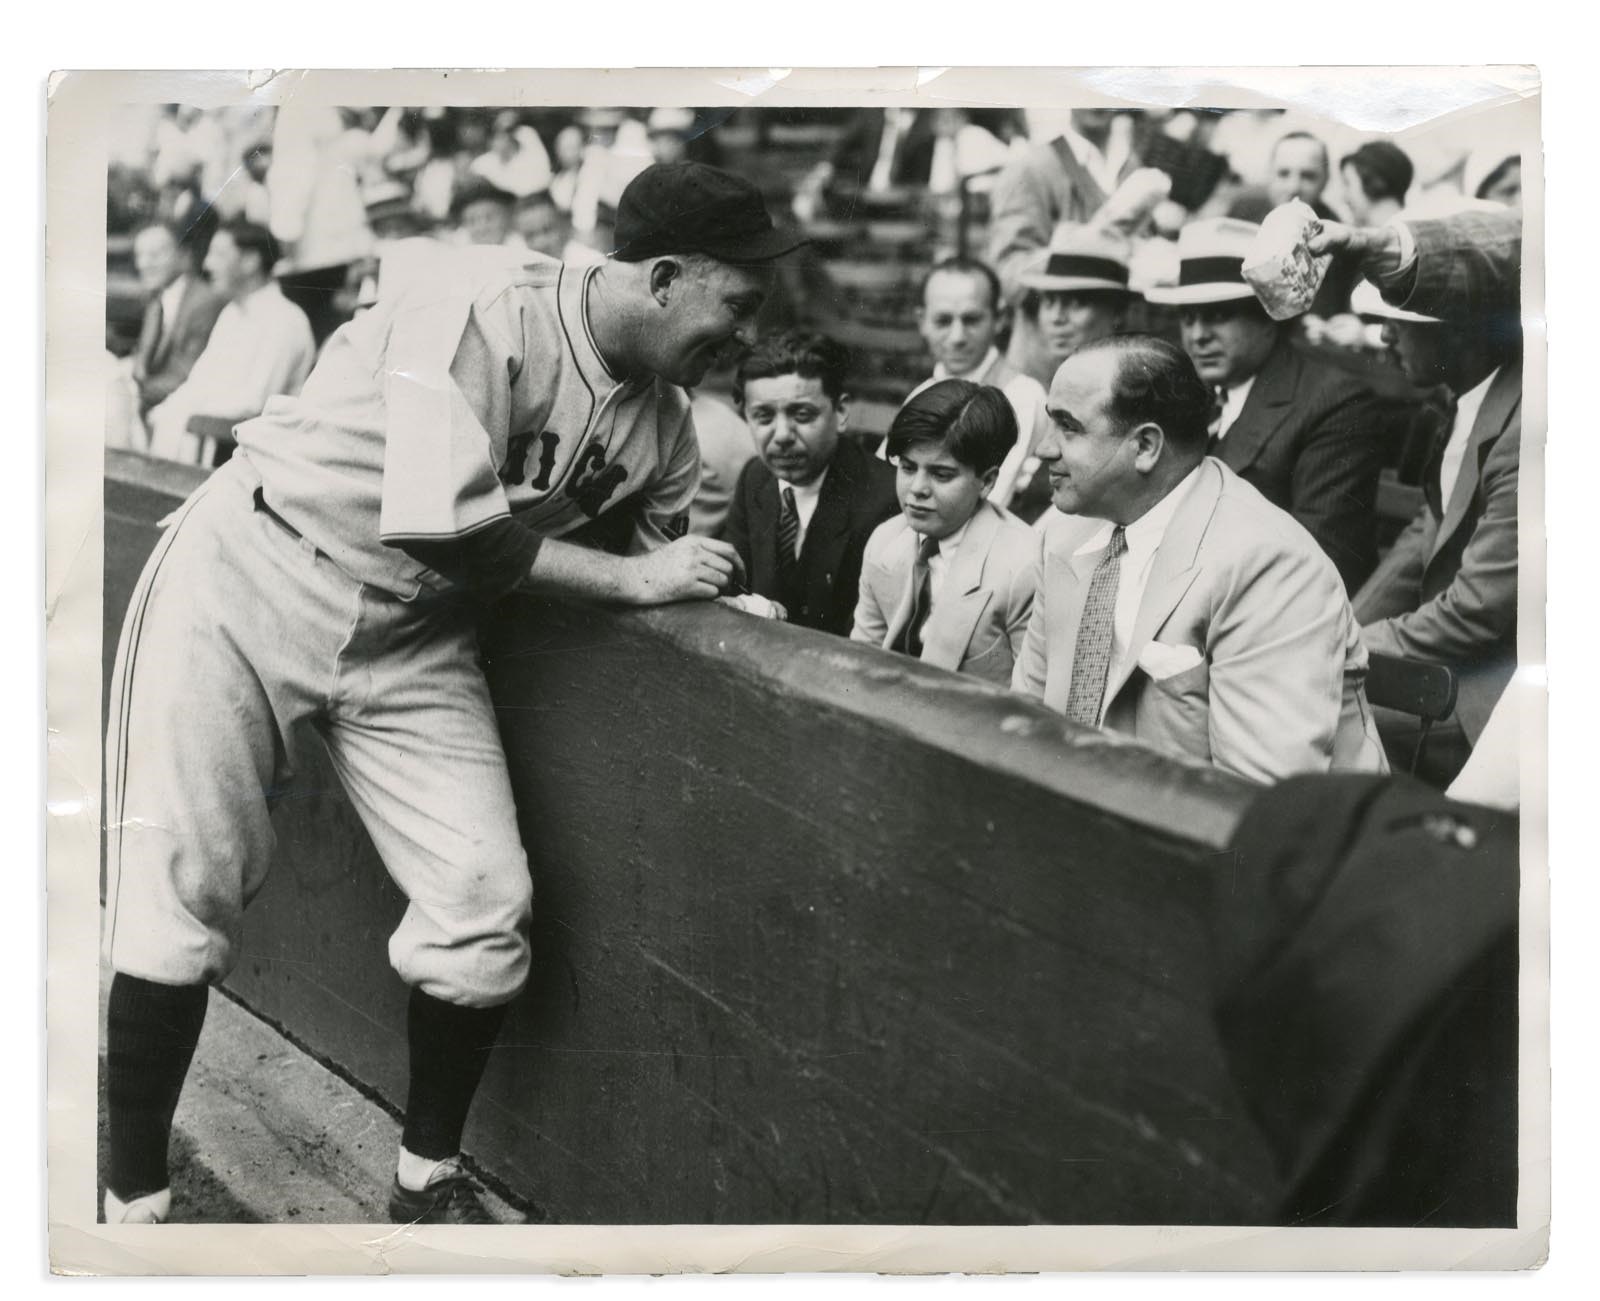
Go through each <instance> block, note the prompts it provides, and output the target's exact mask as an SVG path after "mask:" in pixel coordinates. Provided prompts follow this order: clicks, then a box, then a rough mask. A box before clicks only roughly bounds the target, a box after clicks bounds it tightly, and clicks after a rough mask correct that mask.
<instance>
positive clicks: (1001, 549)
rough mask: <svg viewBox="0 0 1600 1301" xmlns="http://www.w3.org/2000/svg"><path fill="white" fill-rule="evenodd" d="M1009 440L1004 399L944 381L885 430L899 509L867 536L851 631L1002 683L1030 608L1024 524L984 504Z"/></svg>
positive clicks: (1012, 435)
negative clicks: (892, 463)
mask: <svg viewBox="0 0 1600 1301" xmlns="http://www.w3.org/2000/svg"><path fill="white" fill-rule="evenodd" d="M1016 441H1017V420H1016V415H1015V412H1014V411H1013V409H1012V406H1011V404H1010V402H1009V401H1008V400H1007V398H1006V395H1005V394H1004V393H1002V392H1001V391H1000V390H999V389H997V388H994V387H992V386H988V385H980V384H973V383H970V382H969V381H967V380H961V379H946V380H940V381H938V382H937V383H935V384H931V385H929V386H928V387H927V388H925V389H921V390H919V391H918V392H917V393H916V394H915V395H914V396H913V397H912V398H911V399H910V400H909V401H907V403H906V404H905V406H904V407H902V408H901V409H900V411H899V413H898V414H897V415H896V416H895V418H894V423H893V424H892V425H890V427H889V437H888V441H887V445H888V449H889V456H890V459H891V460H893V461H894V462H895V465H896V476H895V487H896V491H897V493H898V494H899V498H900V507H901V512H902V513H901V514H900V515H898V516H896V517H895V518H894V519H891V520H886V521H885V522H884V523H882V524H880V525H879V526H878V528H877V530H876V531H875V532H874V533H873V535H872V537H871V538H870V539H869V540H868V542H867V550H866V556H865V559H864V561H863V563H862V568H861V599H860V600H859V602H858V603H857V604H856V615H855V627H854V628H853V629H852V630H851V633H850V636H851V637H852V638H853V639H854V640H856V641H864V642H869V643H870V644H872V645H874V646H881V647H882V648H883V649H884V650H889V651H898V652H900V653H902V654H905V655H911V656H914V657H915V658H917V659H920V660H921V661H922V662H923V663H924V664H932V665H934V666H936V667H938V668H943V669H951V670H953V671H955V672H958V673H968V674H971V675H972V676H974V677H979V678H984V679H986V680H987V681H990V682H994V683H998V684H999V685H1001V686H1005V685H1008V684H1009V683H1010V681H1011V672H1012V668H1013V666H1014V663H1015V661H1016V655H1017V652H1018V651H1019V650H1020V649H1021V647H1022V637H1023V634H1024V632H1025V631H1026V629H1027V626H1028V616H1029V614H1030V613H1031V612H1032V610H1033V559H1034V553H1035V551H1036V550H1037V544H1036V542H1035V540H1034V536H1033V530H1032V529H1030V528H1029V527H1028V526H1027V525H1026V524H1024V523H1023V522H1022V521H1021V520H1019V519H1018V518H1017V517H1016V516H1014V515H1011V514H1009V513H1008V512H1006V511H1004V510H1002V509H1001V508H1000V507H998V506H996V505H994V503H993V502H992V501H990V500H988V496H989V493H990V492H991V490H992V489H993V487H994V481H995V476H996V474H998V473H999V469H1000V464H1001V462H1002V461H1003V460H1004V459H1005V457H1006V455H1007V453H1008V452H1009V451H1010V449H1011V448H1012V447H1013V446H1015V444H1016Z"/></svg>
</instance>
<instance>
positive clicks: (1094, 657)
mask: <svg viewBox="0 0 1600 1301" xmlns="http://www.w3.org/2000/svg"><path fill="white" fill-rule="evenodd" d="M1210 410H1211V401H1210V394H1209V393H1208V391H1207V389H1206V386H1205V385H1204V383H1203V382H1202V381H1201V379H1200V377H1199V375H1198V374H1197V373H1196V372H1195V369H1194V366H1193V364H1192V363H1191V362H1190V361H1189V359H1188V357H1187V356H1185V355H1184V353H1183V352H1182V351H1181V350H1180V349H1178V348H1177V347H1175V346H1174V345H1172V344H1170V343H1167V342H1166V341H1165V340H1161V339H1156V338H1152V337H1150V336H1145V335H1122V336H1118V337H1115V338H1111V339H1106V340H1102V341H1101V342H1099V343H1095V344H1090V345H1089V346H1088V347H1086V348H1084V349H1082V350H1080V351H1079V352H1078V353H1077V354H1075V355H1074V356H1073V357H1071V358H1070V359H1069V360H1068V361H1066V362H1065V363H1064V364H1063V365H1062V367H1061V369H1060V370H1059V371H1058V372H1057V374H1056V378H1055V382H1054V383H1053V384H1052V385H1051V388H1050V396H1049V403H1048V411H1049V415H1050V420H1051V427H1050V430H1049V432H1048V433H1047V434H1046V436H1045V439H1044V442H1043V443H1042V444H1041V445H1040V459H1041V460H1042V461H1043V462H1044V463H1045V467H1046V470H1047V472H1048V474H1049V476H1050V482H1051V486H1052V490H1053V493H1054V502H1055V506H1056V508H1057V509H1058V510H1061V511H1063V512H1065V513H1067V514H1072V515H1079V516H1087V517H1089V518H1091V519H1095V520H1100V521H1103V523H1102V524H1101V525H1099V526H1098V527H1095V528H1093V529H1092V530H1091V531H1088V532H1087V538H1086V540H1085V531H1084V530H1061V531H1055V530H1049V531H1046V532H1045V534H1044V540H1043V545H1042V547H1041V552H1042V554H1041V558H1040V562H1039V565H1040V581H1039V589H1038V593H1037V595H1036V596H1035V599H1034V610H1033V616H1032V619H1031V620H1030V622H1029V625H1028V632H1027V636H1026V638H1025V640H1024V643H1023V649H1022V655H1021V658H1020V659H1019V660H1018V662H1017V668H1016V672H1015V674H1014V676H1013V679H1012V686H1013V689H1014V690H1017V691H1022V692H1026V693H1028V694H1029V695H1033V696H1039V697H1042V698H1043V700H1044V702H1045V704H1047V705H1049V706H1050V707H1051V708H1053V709H1057V710H1060V711H1061V712H1062V713H1064V714H1066V715H1067V717H1068V718H1070V719H1072V720H1074V721H1076V722H1078V723H1081V724H1083V725H1085V726H1090V727H1093V726H1102V727H1105V728H1106V729H1108V730H1110V731H1115V732H1122V733H1125V734H1128V735H1131V736H1134V737H1137V738H1138V739H1139V740H1141V741H1144V742H1146V743H1148V744H1150V745H1152V746H1154V747H1156V748H1157V749H1160V750H1164V751H1166V752H1167V753H1169V754H1172V755H1174V756H1177V757H1180V758H1187V759H1191V760H1194V761H1198V762H1201V763H1209V764H1214V765H1215V766H1216V767H1219V768H1223V769H1226V770H1228V771H1230V772H1233V773H1237V774H1238V775H1240V776H1242V777H1247V778H1252V779H1254V780H1257V781H1265V782H1271V781H1277V780H1280V779H1282V778H1284V777H1288V776H1290V775H1292V774H1295V773H1302V772H1327V771H1329V770H1330V769H1344V770H1355V771H1368V772H1384V771H1386V770H1387V764H1386V762H1385V760H1384V755H1383V750H1382V747H1381V745H1380V743H1379V741H1378V735H1377V729H1376V727H1375V725H1374V723H1373V720H1372V712H1371V710H1370V708H1369V707H1368V705H1367V701H1366V695H1365V693H1364V691H1363V690H1362V680H1363V677H1364V675H1365V672H1366V661H1367V656H1366V650H1365V648H1364V647H1363V646H1362V644H1361V638H1360V634H1359V632H1358V630H1357V628H1356V622H1355V618H1354V616H1353V615H1352V614H1351V611H1350V605H1349V602H1348V601H1347V600H1346V599H1345V595H1344V589H1343V585H1342V584H1341V583H1340V581H1339V575H1338V572H1337V571H1336V570H1335V569H1334V567H1333V564H1332V562H1331V561H1329V560H1328V558H1327V557H1326V556H1325V555H1324V554H1323V553H1322V551H1321V550H1320V549H1319V548H1318V547H1317V544H1316V543H1315V542H1314V541H1313V540H1312V538H1311V536H1310V534H1308V533H1307V532H1306V531H1305V530H1304V529H1303V528H1302V527H1301V526H1300V525H1299V524H1297V523H1296V522H1295V521H1294V520H1293V519H1292V518H1291V517H1290V516H1288V515H1287V514H1285V513H1284V512H1283V511H1281V510H1279V509H1278V508H1277V507H1275V506H1273V505H1272V504H1271V503H1270V502H1268V501H1267V500H1266V498H1264V497H1263V496H1262V495H1261V494H1260V493H1259V492H1257V491H1256V490H1255V489H1254V488H1252V487H1251V486H1250V485H1249V484H1247V483H1245V482H1244V481H1243V480H1242V479H1240V478H1239V477H1238V476H1237V475H1235V474H1234V473H1233V471H1231V470H1229V469H1228V468H1227V466H1225V465H1224V464H1222V462H1220V461H1217V460H1215V459H1213V458H1210V457H1207V456H1206V454H1205V447H1206V437H1207V432H1206V423H1207V419H1208V417H1209V414H1210Z"/></svg>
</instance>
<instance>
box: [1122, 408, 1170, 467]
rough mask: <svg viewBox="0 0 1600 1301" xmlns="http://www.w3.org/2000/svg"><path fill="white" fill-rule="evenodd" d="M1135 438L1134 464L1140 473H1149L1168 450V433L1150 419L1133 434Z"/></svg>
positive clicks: (1130, 435) (1131, 436) (1131, 435)
mask: <svg viewBox="0 0 1600 1301" xmlns="http://www.w3.org/2000/svg"><path fill="white" fill-rule="evenodd" d="M1128 437H1130V438H1131V439H1133V465H1134V468H1135V469H1136V470H1138V471H1139V473H1140V474H1149V473H1150V472H1151V471H1152V470H1154V469H1155V468H1156V466H1157V465H1159V464H1160V463H1161V458H1162V456H1163V455H1164V454H1165V452H1166V450H1167V435H1166V433H1165V432H1164V431H1163V430H1162V428H1161V426H1160V425H1156V424H1151V423H1149V422H1148V421H1147V422H1146V423H1144V424H1142V425H1140V426H1139V427H1138V428H1137V429H1135V430H1134V431H1133V432H1132V433H1131V434H1129V435H1128Z"/></svg>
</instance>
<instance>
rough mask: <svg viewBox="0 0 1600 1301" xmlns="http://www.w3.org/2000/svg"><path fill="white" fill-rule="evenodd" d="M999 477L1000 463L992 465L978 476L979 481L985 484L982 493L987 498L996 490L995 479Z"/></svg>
mask: <svg viewBox="0 0 1600 1301" xmlns="http://www.w3.org/2000/svg"><path fill="white" fill-rule="evenodd" d="M999 477H1000V467H999V466H998V465H991V466H990V467H989V468H988V469H987V470H985V471H984V472H983V473H982V474H980V475H979V476H978V482H979V483H980V484H981V485H982V486H983V494H982V495H983V496H984V497H985V498H987V497H988V495H989V494H990V493H991V492H993V491H994V483H995V480H996V479H998V478H999Z"/></svg>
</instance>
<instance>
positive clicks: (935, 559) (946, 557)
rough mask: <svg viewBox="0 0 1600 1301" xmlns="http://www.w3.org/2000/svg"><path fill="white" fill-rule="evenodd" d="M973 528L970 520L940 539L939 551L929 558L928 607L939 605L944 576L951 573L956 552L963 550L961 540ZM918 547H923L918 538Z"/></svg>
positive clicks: (920, 539) (919, 537)
mask: <svg viewBox="0 0 1600 1301" xmlns="http://www.w3.org/2000/svg"><path fill="white" fill-rule="evenodd" d="M971 527H972V521H971V520H970V519H969V520H967V522H966V523H965V524H963V525H962V526H961V527H960V528H958V529H957V530H956V531H955V532H954V533H952V534H951V535H950V536H949V537H947V538H940V539H939V549H938V550H937V551H935V552H934V553H933V554H932V555H931V556H929V557H928V605H929V607H930V608H932V607H933V606H935V605H937V604H938V603H939V592H940V589H941V588H943V587H944V576H945V575H946V574H948V573H949V572H950V564H951V562H952V561H953V560H954V559H955V555H956V552H957V551H959V550H960V549H961V539H962V538H964V537H966V536H967V530H968V529H969V528H971ZM917 545H918V546H921V545H922V538H921V536H920V535H918V537H917Z"/></svg>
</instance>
